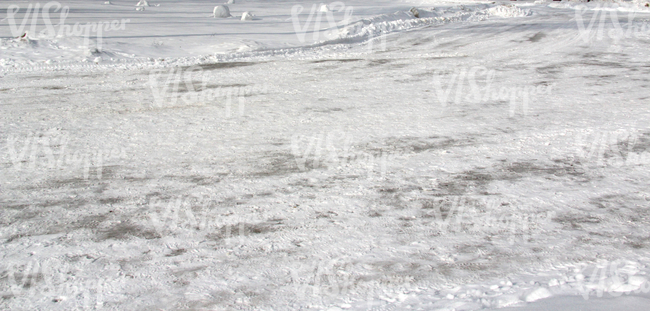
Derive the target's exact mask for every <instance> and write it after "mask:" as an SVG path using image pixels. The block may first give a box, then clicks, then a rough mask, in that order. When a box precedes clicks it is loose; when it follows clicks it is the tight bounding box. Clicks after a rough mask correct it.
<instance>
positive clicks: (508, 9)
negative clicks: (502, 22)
mask: <svg viewBox="0 0 650 311" xmlns="http://www.w3.org/2000/svg"><path fill="white" fill-rule="evenodd" d="M488 12H489V13H490V15H493V16H498V17H526V16H530V15H532V12H531V11H530V10H524V9H522V8H518V7H516V6H514V5H510V4H508V5H499V6H496V7H493V8H490V9H489V10H488Z"/></svg>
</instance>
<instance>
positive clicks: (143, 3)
mask: <svg viewBox="0 0 650 311" xmlns="http://www.w3.org/2000/svg"><path fill="white" fill-rule="evenodd" d="M135 6H149V2H147V0H140V2H138V4H136V5H135Z"/></svg>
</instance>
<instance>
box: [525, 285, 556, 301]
mask: <svg viewBox="0 0 650 311" xmlns="http://www.w3.org/2000/svg"><path fill="white" fill-rule="evenodd" d="M548 297H551V292H549V291H548V289H546V288H544V287H540V288H538V289H535V290H533V291H532V292H530V293H528V294H527V295H525V297H524V300H525V301H526V302H533V301H536V300H540V299H544V298H548Z"/></svg>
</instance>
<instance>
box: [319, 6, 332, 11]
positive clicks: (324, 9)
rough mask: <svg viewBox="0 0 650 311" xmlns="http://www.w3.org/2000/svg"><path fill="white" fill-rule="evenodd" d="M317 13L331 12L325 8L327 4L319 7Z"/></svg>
mask: <svg viewBox="0 0 650 311" xmlns="http://www.w3.org/2000/svg"><path fill="white" fill-rule="evenodd" d="M319 11H321V12H331V11H330V8H329V7H328V6H327V4H323V5H321V6H320V9H319Z"/></svg>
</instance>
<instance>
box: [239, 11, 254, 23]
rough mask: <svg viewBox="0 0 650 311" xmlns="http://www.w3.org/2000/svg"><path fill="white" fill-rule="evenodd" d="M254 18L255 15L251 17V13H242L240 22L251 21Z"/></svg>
mask: <svg viewBox="0 0 650 311" xmlns="http://www.w3.org/2000/svg"><path fill="white" fill-rule="evenodd" d="M254 16H255V15H253V14H252V13H251V12H244V14H242V15H241V20H243V21H252V20H253V17H254Z"/></svg>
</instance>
